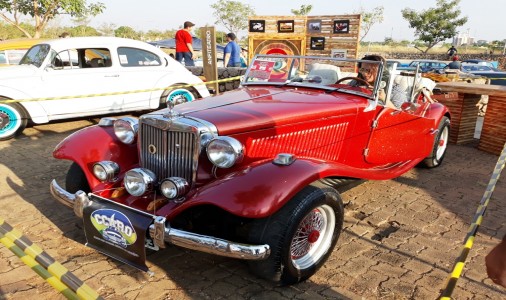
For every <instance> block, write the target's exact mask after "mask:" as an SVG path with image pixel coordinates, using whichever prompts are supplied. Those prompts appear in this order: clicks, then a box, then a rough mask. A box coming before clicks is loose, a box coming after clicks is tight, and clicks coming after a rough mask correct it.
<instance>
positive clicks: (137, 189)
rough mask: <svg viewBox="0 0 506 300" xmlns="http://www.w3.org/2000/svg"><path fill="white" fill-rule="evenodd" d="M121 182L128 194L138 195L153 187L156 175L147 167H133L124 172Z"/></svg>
mask: <svg viewBox="0 0 506 300" xmlns="http://www.w3.org/2000/svg"><path fill="white" fill-rule="evenodd" d="M123 183H124V184H125V188H126V190H127V192H128V193H129V194H130V195H132V196H137V197H138V196H142V195H144V194H146V193H147V192H150V191H152V190H153V189H154V186H155V183H156V175H155V173H153V172H151V171H150V170H148V169H143V168H135V169H132V170H130V171H128V172H126V174H125V178H124V179H123Z"/></svg>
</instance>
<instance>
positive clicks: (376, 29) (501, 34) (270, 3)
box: [88, 0, 506, 41]
mask: <svg viewBox="0 0 506 300" xmlns="http://www.w3.org/2000/svg"><path fill="white" fill-rule="evenodd" d="M239 1H240V2H242V3H244V4H249V5H251V6H252V7H253V8H254V10H255V12H256V14H257V15H258V16H276V15H278V16H289V15H292V13H291V12H290V11H291V9H298V8H300V6H301V5H303V4H311V5H312V6H313V9H312V11H311V13H310V15H313V16H317V15H340V14H353V13H355V12H357V11H358V10H359V9H360V8H361V7H363V8H364V9H365V10H367V11H370V10H372V9H373V8H375V7H378V6H383V7H384V9H385V10H384V21H383V22H382V23H381V24H376V25H374V26H373V27H372V29H371V30H370V31H369V33H368V35H367V36H366V38H365V41H384V39H385V37H392V38H393V39H394V40H396V41H401V40H409V41H412V40H414V30H413V29H411V28H409V24H408V22H407V21H406V20H404V19H403V18H402V14H401V10H402V9H404V8H411V9H414V10H416V11H421V10H423V9H426V8H429V7H435V6H436V0H347V1H340V0H335V1H330V0H306V1H290V2H289V4H288V5H286V3H287V2H288V1H275V0H239ZM94 2H102V3H104V4H105V6H106V9H105V11H104V12H103V13H102V14H101V15H98V16H96V17H95V18H94V19H93V20H92V21H91V23H90V26H93V27H99V26H100V25H102V24H104V23H106V24H110V23H112V24H115V25H116V26H130V27H132V28H134V29H135V30H143V31H147V30H150V29H156V30H167V29H177V28H180V27H181V26H182V24H183V23H184V22H185V21H187V20H188V21H192V22H193V23H195V24H196V28H198V27H200V26H206V25H208V26H209V25H213V24H214V22H215V17H214V16H213V9H211V7H210V5H211V4H213V3H216V2H217V0H210V1H205V0H191V1H189V0H186V1H171V0H165V1H160V0H158V1H156V0H142V1H139V0H88V3H94ZM459 6H460V9H461V16H467V17H468V21H467V23H466V24H465V25H464V26H463V27H460V28H458V30H459V31H460V32H469V34H470V36H471V37H474V38H475V39H476V40H487V41H493V40H503V39H506V30H505V29H504V27H503V26H500V27H498V25H500V18H501V16H502V15H503V12H504V9H505V8H506V1H505V0H461V2H460V5H459ZM216 29H217V30H225V28H224V27H222V26H219V25H216Z"/></svg>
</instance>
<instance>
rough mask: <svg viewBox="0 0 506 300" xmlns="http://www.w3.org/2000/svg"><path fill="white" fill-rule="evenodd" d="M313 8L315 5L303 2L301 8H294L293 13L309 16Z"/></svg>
mask: <svg viewBox="0 0 506 300" xmlns="http://www.w3.org/2000/svg"><path fill="white" fill-rule="evenodd" d="M312 9H313V6H312V5H311V4H308V5H305V4H302V5H301V6H300V9H292V10H291V11H292V14H294V15H296V16H307V15H309V13H310V12H311V10H312Z"/></svg>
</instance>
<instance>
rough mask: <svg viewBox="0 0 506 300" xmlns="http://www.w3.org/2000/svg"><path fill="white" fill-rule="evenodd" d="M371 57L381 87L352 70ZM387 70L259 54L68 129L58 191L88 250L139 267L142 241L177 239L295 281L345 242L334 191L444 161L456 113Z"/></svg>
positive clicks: (413, 81)
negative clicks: (165, 102) (238, 74)
mask: <svg viewBox="0 0 506 300" xmlns="http://www.w3.org/2000/svg"><path fill="white" fill-rule="evenodd" d="M365 63H368V64H369V66H371V64H372V65H373V67H369V69H368V70H367V71H368V72H377V73H373V75H374V76H375V78H376V80H375V81H374V82H367V81H364V80H363V79H361V78H357V76H358V75H357V72H358V71H359V70H363V66H362V65H363V64H365ZM361 67H362V68H361ZM383 68H384V65H383V63H381V62H371V61H360V60H342V59H341V60H338V59H332V58H328V57H295V56H257V57H256V58H255V59H254V60H253V61H252V63H251V66H250V67H249V68H248V71H247V72H246V75H245V78H244V80H243V82H242V87H240V88H239V89H238V90H234V91H230V92H227V93H225V94H222V95H219V96H216V97H212V98H209V99H205V100H202V101H194V102H191V103H184V104H181V105H178V106H175V107H174V106H173V105H170V103H169V107H168V108H166V109H163V110H160V111H156V112H152V113H149V114H146V115H143V116H141V117H140V118H138V119H137V118H133V117H125V118H120V119H114V118H104V119H102V120H101V121H100V123H99V124H98V125H96V126H91V127H88V128H85V129H82V130H80V131H78V132H76V133H74V134H72V135H70V136H69V137H67V138H66V139H65V140H63V141H62V142H61V143H60V144H59V145H58V146H57V147H56V149H55V150H54V153H53V155H54V157H55V158H57V159H66V160H71V161H73V163H72V165H71V167H70V169H69V171H68V174H67V177H66V188H65V189H64V188H62V187H60V186H59V185H58V183H57V182H56V181H55V180H53V182H52V183H51V186H50V188H51V192H52V194H53V195H54V197H55V198H56V199H58V200H59V201H60V202H62V203H64V204H66V205H67V206H69V207H72V208H73V209H74V212H75V213H76V215H77V216H79V217H82V218H83V222H84V228H85V234H86V237H87V245H88V246H91V247H94V248H96V249H97V250H99V251H101V252H103V253H105V254H107V255H109V256H112V257H115V258H117V259H119V260H121V261H123V262H127V263H129V264H131V265H133V266H136V267H138V268H140V269H143V270H147V267H146V265H145V251H146V249H145V248H146V247H148V248H152V249H155V250H158V249H160V248H164V247H166V245H168V244H172V245H177V246H180V247H184V248H189V249H194V250H198V251H203V252H207V253H212V254H216V255H222V256H227V257H233V258H239V259H245V260H248V261H250V262H251V263H250V266H251V270H252V271H253V272H254V273H255V274H257V275H258V276H260V277H263V278H266V279H269V280H273V281H276V282H279V283H281V284H293V283H297V282H299V281H302V280H305V279H307V278H309V277H310V276H311V275H313V274H314V273H315V272H316V271H317V270H318V268H319V267H321V266H322V265H323V264H324V262H325V261H326V259H327V258H328V257H329V255H330V254H331V253H332V250H333V249H334V246H335V245H336V242H337V240H338V238H339V235H340V232H341V230H342V226H343V203H342V200H341V198H340V195H339V193H338V192H337V190H336V188H338V187H339V186H340V185H342V184H344V183H348V182H350V181H352V180H355V179H371V180H381V179H391V178H394V177H397V176H400V175H401V174H403V173H405V172H406V171H408V170H410V169H411V168H413V167H415V166H417V165H419V164H423V165H425V166H427V167H437V166H438V165H440V164H441V162H442V160H443V158H444V155H445V150H446V147H447V141H448V133H449V124H450V115H449V112H448V110H447V108H446V107H445V106H443V105H442V104H440V103H434V102H433V101H431V99H430V93H429V91H428V90H427V88H428V89H431V88H432V87H433V85H431V84H430V82H424V80H423V79H421V77H419V76H418V75H417V74H414V75H413V74H410V75H411V76H403V75H396V74H397V73H396V72H393V71H392V70H383ZM360 72H362V71H360ZM388 74H392V75H390V76H388ZM359 77H360V76H359ZM394 77H395V78H394ZM429 81H430V80H429ZM385 94H386V96H385ZM401 96H402V97H405V99H403V101H404V102H402V103H400V104H399V103H398V99H399V97H401ZM394 98H395V99H396V101H397V106H395V105H393V104H392V103H391V102H392V101H393V100H394Z"/></svg>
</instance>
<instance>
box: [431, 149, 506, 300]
mask: <svg viewBox="0 0 506 300" xmlns="http://www.w3.org/2000/svg"><path fill="white" fill-rule="evenodd" d="M505 164H506V144H504V147H503V149H502V152H501V155H500V156H499V159H498V160H497V163H496V165H495V168H494V171H493V172H492V176H491V178H490V181H489V182H488V186H487V189H486V190H485V193H484V194H483V197H482V198H481V202H480V205H479V206H478V209H477V210H476V214H475V215H474V218H473V222H472V223H471V225H470V226H469V230H468V233H467V235H466V238H465V239H464V247H463V248H462V251H461V252H460V255H459V257H458V259H457V261H456V262H455V265H454V266H453V271H452V273H451V274H450V276H449V277H448V279H447V281H446V287H445V288H444V290H443V292H442V293H441V298H440V300H449V299H451V295H452V293H453V290H454V289H455V286H457V280H458V279H459V277H460V275H461V274H462V270H463V269H464V266H465V263H466V259H467V255H468V254H469V251H470V250H471V247H473V242H474V238H475V236H476V233H477V232H478V229H479V227H480V225H481V222H482V221H483V215H484V214H485V211H486V210H487V206H488V203H489V202H490V198H491V197H492V193H493V192H494V189H495V186H496V184H497V181H498V180H499V176H500V175H501V172H502V170H503V169H504V165H505Z"/></svg>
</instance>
